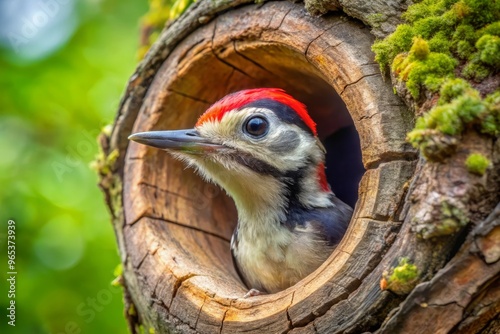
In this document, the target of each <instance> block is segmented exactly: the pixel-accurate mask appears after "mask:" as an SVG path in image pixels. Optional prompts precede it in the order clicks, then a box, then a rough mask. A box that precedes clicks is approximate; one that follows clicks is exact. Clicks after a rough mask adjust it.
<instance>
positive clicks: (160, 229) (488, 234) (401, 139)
mask: <svg viewBox="0 0 500 334" xmlns="http://www.w3.org/2000/svg"><path fill="white" fill-rule="evenodd" d="M326 4H327V5H328V4H329V5H328V6H326V5H325V3H323V4H322V3H321V2H315V3H312V2H311V1H309V2H307V1H306V6H308V8H309V9H313V10H315V11H317V12H325V11H328V10H332V9H340V8H341V9H342V10H343V11H344V12H345V13H348V14H349V15H352V16H354V17H356V18H358V19H361V20H362V21H363V22H365V23H368V24H371V25H372V32H370V30H369V29H367V27H366V26H364V25H363V24H362V23H360V22H359V21H357V20H355V19H352V18H351V17H348V16H345V15H344V14H342V13H341V12H334V13H329V14H328V15H326V16H323V17H313V16H311V15H310V14H308V13H307V12H306V11H305V10H304V7H303V5H302V4H294V3H291V2H282V1H279V2H266V3H264V4H254V3H253V2H250V1H247V0H235V1H217V2H213V0H199V1H198V2H196V3H195V4H194V5H193V6H192V7H191V8H190V9H189V10H188V11H187V12H186V13H185V14H184V15H183V16H181V17H180V18H179V19H178V20H176V21H175V22H174V23H172V24H171V25H170V26H169V27H167V28H166V29H165V30H164V31H163V33H162V34H161V36H160V38H159V40H158V41H157V43H156V44H154V46H153V48H152V49H151V50H150V52H149V53H148V55H147V56H146V58H145V60H144V61H143V62H142V63H141V64H140V65H139V67H138V69H137V70H136V73H135V74H134V75H133V76H132V78H131V79H130V81H129V85H128V87H127V90H126V92H125V95H124V97H123V99H122V102H121V105H120V108H119V111H118V116H117V118H116V121H115V124H114V127H113V131H112V133H111V134H109V136H106V135H102V136H101V146H102V148H103V152H104V159H103V162H102V165H101V170H100V173H101V184H100V185H101V187H102V188H103V190H104V193H105V195H106V199H107V203H108V205H109V207H110V209H111V211H112V214H113V226H114V229H115V232H116V236H117V241H118V246H119V251H120V255H121V259H122V262H123V267H124V270H123V280H122V281H123V285H124V290H125V301H126V316H127V318H128V320H129V324H130V329H131V331H132V332H137V331H138V328H139V327H138V326H139V325H142V326H144V327H145V329H146V330H148V329H149V328H153V329H154V330H155V333H170V332H182V333H236V332H251V333H284V332H291V333H315V332H318V333H363V332H377V333H450V332H453V333H480V332H482V333H498V332H499V331H500V318H499V311H500V284H499V283H500V261H499V258H500V206H499V205H498V204H497V203H498V201H499V182H498V181H499V175H498V170H499V168H498V166H499V164H500V145H499V143H498V141H497V142H495V141H494V140H493V139H492V138H489V137H484V136H481V135H479V134H477V133H476V132H474V131H469V132H468V133H466V135H464V137H463V140H462V142H461V144H460V146H459V148H458V149H457V152H456V153H455V154H453V155H452V156H450V157H449V158H448V159H447V160H446V162H445V163H433V162H427V161H425V160H424V159H422V158H419V155H418V154H417V151H416V150H414V149H413V148H412V147H411V146H410V145H409V144H408V143H407V142H406V141H405V137H406V134H407V132H408V131H410V130H411V129H412V128H413V126H414V124H413V123H414V118H415V117H414V114H413V112H412V111H411V110H409V109H408V108H407V107H406V105H405V103H404V102H403V101H402V100H401V99H400V98H399V97H398V96H397V95H395V94H394V92H393V88H392V86H391V83H390V80H389V79H388V78H384V77H383V75H382V74H381V73H380V70H379V65H378V64H377V63H375V62H374V60H373V59H374V56H373V53H372V52H371V45H372V44H373V41H374V37H373V34H375V35H377V36H383V35H384V34H387V33H388V32H390V31H392V30H394V27H395V25H396V24H397V23H398V22H399V17H400V14H401V11H403V10H404V8H405V7H406V1H399V2H398V1H395V2H393V3H392V5H390V4H379V3H378V2H373V3H370V4H365V3H364V2H358V1H351V2H348V3H344V1H329V2H326ZM325 6H326V7H325ZM383 6H386V7H387V8H391V10H387V11H385V12H384V13H386V14H384V15H386V17H385V18H384V22H383V24H379V25H374V24H372V23H373V22H372V21H373V15H372V14H373V13H376V12H377V11H378V12H380V11H381V10H383V9H384V7H383ZM325 8H326V9H325ZM370 15H372V16H370ZM370 17H371V18H372V19H371V20H370ZM379 23H380V22H379ZM250 87H281V88H284V89H285V90H287V91H288V92H289V93H290V94H291V95H293V96H294V97H296V98H297V99H299V100H301V101H303V102H304V103H306V105H307V106H308V109H309V110H310V113H311V115H312V116H313V118H314V119H315V120H316V121H317V122H318V123H319V130H320V136H321V135H322V128H321V125H322V124H325V122H327V123H328V122H334V123H335V124H339V126H340V125H343V124H344V125H345V124H348V123H349V122H351V119H350V118H352V122H353V123H354V125H355V127H356V129H357V131H358V133H359V137H360V142H361V150H362V156H363V164H364V166H365V168H366V173H365V174H364V176H363V178H362V181H361V183H360V186H359V199H358V202H357V204H356V208H355V212H354V215H353V218H352V221H351V223H350V227H349V229H348V231H347V233H346V235H345V236H344V238H343V240H342V242H341V243H340V245H339V246H338V247H337V248H336V249H335V251H334V252H333V254H332V255H331V256H330V258H329V259H328V260H327V261H326V262H325V263H324V264H323V265H322V266H321V267H320V268H319V269H317V270H316V271H315V272H314V273H312V274H311V275H309V276H308V277H306V278H305V279H303V280H302V281H301V282H299V283H298V284H296V285H294V286H293V287H291V288H289V289H287V290H285V291H282V292H279V293H275V294H270V295H264V296H259V297H253V298H248V299H243V298H241V297H242V296H243V295H244V293H245V292H246V289H247V288H246V287H245V286H244V285H243V283H242V282H241V280H240V279H239V277H238V275H237V274H236V272H235V270H234V267H233V264H232V260H231V255H230V251H229V240H230V236H231V234H232V231H233V229H234V227H235V223H236V211H235V208H234V204H233V203H232V201H231V199H229V198H228V197H227V196H225V194H223V193H222V191H221V190H219V189H218V188H217V187H215V186H213V185H209V184H206V183H204V182H203V181H202V180H201V179H200V178H199V177H198V176H196V175H195V174H194V173H193V172H192V171H190V170H186V169H185V168H184V167H183V166H182V164H181V163H179V162H177V161H175V160H173V159H171V158H170V157H169V156H168V155H167V154H166V153H165V152H162V151H159V150H155V149H150V148H148V147H146V146H139V145H133V144H131V145H129V141H128V140H127V136H128V135H130V134H131V133H132V132H138V131H148V130H158V129H180V128H189V127H192V126H193V124H194V123H195V121H196V119H197V117H198V116H199V115H200V114H201V113H202V112H203V111H204V110H205V109H206V108H207V107H208V106H209V105H210V104H211V103H213V102H215V101H216V100H218V99H219V98H221V97H223V96H224V95H226V94H228V93H230V92H233V91H236V90H239V89H244V88H250ZM349 116H350V117H349ZM325 131H326V130H325ZM472 151H474V152H480V153H482V154H483V155H485V156H487V157H489V158H490V160H491V161H492V163H493V168H492V169H491V170H490V171H489V172H488V173H487V174H485V175H483V176H477V175H474V174H471V173H469V172H468V171H467V169H466V167H465V163H464V161H465V159H466V157H467V155H468V154H469V152H472ZM495 206H496V208H495ZM400 272H401V273H403V274H404V275H402V276H401V277H402V278H401V277H399V278H397V277H396V276H397V275H396V276H394V275H395V273H400Z"/></svg>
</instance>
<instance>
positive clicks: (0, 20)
mask: <svg viewBox="0 0 500 334" xmlns="http://www.w3.org/2000/svg"><path fill="white" fill-rule="evenodd" d="M42 4H43V5H45V7H42V6H43V5H42ZM19 6H21V7H19ZM147 10H148V2H147V1H146V0H80V1H70V0H36V1H28V0H23V1H19V0H0V29H1V32H2V34H1V36H0V38H1V40H0V87H1V91H0V208H1V210H0V224H1V225H0V226H1V230H0V249H1V252H0V254H1V255H0V259H1V266H0V268H2V269H1V274H0V275H1V277H2V284H0V286H1V290H2V291H0V306H1V309H2V312H1V315H2V316H1V322H0V333H58V334H59V333H126V332H127V329H126V323H125V320H124V317H123V303H122V292H121V289H119V288H115V287H112V286H111V284H110V283H111V281H112V280H113V279H114V275H113V270H114V269H115V268H116V266H117V265H118V263H119V257H118V254H117V250H116V246H115V239H114V234H113V230H112V227H111V224H110V216H109V214H108V212H107V209H106V207H105V206H104V200H103V196H102V194H101V192H100V190H99V189H98V187H97V176H96V174H95V172H94V171H93V170H92V169H91V168H89V164H90V162H91V161H92V160H93V159H94V157H95V155H96V153H97V144H96V140H95V137H96V136H97V134H98V133H99V132H100V130H101V128H102V127H103V126H104V125H106V124H109V123H112V121H113V119H114V116H115V113H116V109H117V106H118V103H119V100H120V96H121V94H122V92H123V91H124V88H125V85H126V83H127V80H128V77H129V76H130V75H131V74H132V73H133V71H134V68H135V67H136V65H137V63H138V60H137V52H138V50H139V35H140V31H139V30H140V29H139V22H140V17H141V16H143V15H144V14H145V13H146V12H147ZM41 11H43V12H44V13H45V14H43V13H42V12H41ZM23 29H24V30H23ZM9 219H13V220H14V221H15V222H16V271H17V286H16V297H15V300H16V327H14V328H13V327H11V326H8V325H7V321H8V318H7V317H6V314H7V310H6V308H7V306H8V303H9V299H8V298H7V292H8V291H7V290H8V286H7V284H5V282H6V273H7V271H8V268H7V256H6V255H7V245H6V233H7V222H8V220H9Z"/></svg>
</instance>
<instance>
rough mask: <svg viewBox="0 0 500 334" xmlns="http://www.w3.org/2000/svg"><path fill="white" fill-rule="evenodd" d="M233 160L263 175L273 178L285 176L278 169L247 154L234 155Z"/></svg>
mask: <svg viewBox="0 0 500 334" xmlns="http://www.w3.org/2000/svg"><path fill="white" fill-rule="evenodd" d="M233 159H234V160H235V161H236V162H238V163H239V164H240V165H243V166H246V167H248V168H249V169H251V170H253V171H255V172H257V173H259V174H262V175H270V176H272V177H280V176H282V175H283V173H282V172H281V171H280V170H279V169H278V168H276V167H274V166H272V165H270V164H268V163H267V162H265V161H262V160H260V159H257V158H254V157H253V156H251V155H250V154H247V153H243V152H238V153H236V154H235V155H233Z"/></svg>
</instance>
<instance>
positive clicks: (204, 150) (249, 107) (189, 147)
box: [129, 88, 352, 297]
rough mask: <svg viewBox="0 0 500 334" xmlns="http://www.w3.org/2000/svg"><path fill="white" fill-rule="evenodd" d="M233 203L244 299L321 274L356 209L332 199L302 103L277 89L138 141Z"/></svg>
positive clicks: (231, 98) (240, 95) (228, 101)
mask: <svg viewBox="0 0 500 334" xmlns="http://www.w3.org/2000/svg"><path fill="white" fill-rule="evenodd" d="M129 139H131V140H133V141H136V142H138V143H141V144H145V145H149V146H153V147H156V148H160V149H163V150H166V151H167V152H169V153H171V154H172V155H173V156H174V157H175V158H177V159H180V160H182V161H183V162H185V163H186V164H187V165H188V166H191V167H194V168H195V169H196V171H197V172H198V173H199V174H200V175H201V176H202V177H203V178H205V179H206V180H209V181H212V182H214V183H216V184H218V185H220V186H221V187H222V188H223V189H225V191H226V192H227V193H228V195H229V196H231V197H232V198H233V200H234V203H235V205H236V208H237V211H238V224H237V227H236V228H235V231H234V233H233V235H232V238H231V253H232V255H233V259H234V262H235V267H236V270H237V272H238V273H239V275H240V276H241V279H242V280H243V281H244V283H245V284H246V285H247V287H248V288H249V289H250V291H249V293H247V295H246V297H248V296H253V295H258V294H261V293H274V292H278V291H281V290H283V289H286V288H288V287H290V286H292V285H294V284H295V283H297V282H298V281H299V280H301V279H302V278H304V277H305V276H307V275H308V274H310V273H311V272H312V271H314V270H315V269H316V268H318V267H319V266H320V265H321V264H322V263H323V262H324V261H325V260H326V259H327V258H328V257H329V255H330V254H331V252H332V250H333V249H334V248H335V246H336V245H337V244H338V243H339V241H340V239H341V238H342V236H343V235H344V232H345V230H346V229H347V226H348V224H349V221H350V219H351V215H352V208H351V207H350V206H348V205H347V204H345V203H344V202H342V201H341V200H340V199H338V198H337V197H336V196H335V195H334V193H333V192H332V191H331V188H330V186H329V185H328V183H327V180H326V176H325V165H324V161H325V153H326V152H325V149H324V147H323V145H322V144H321V142H320V140H319V139H318V134H317V131H316V123H315V122H314V121H313V120H312V118H311V117H310V116H309V114H308V112H307V110H306V107H305V105H304V104H302V103H301V102H299V101H297V100H295V99H294V98H293V97H291V96H290V95H288V94H287V93H285V92H284V91H283V90H281V89H277V88H258V89H248V90H243V91H239V92H236V93H233V94H230V95H227V96H226V97H224V98H222V99H221V100H219V101H218V102H216V103H215V104H213V105H212V106H211V107H210V108H209V109H207V110H206V112H205V113H203V114H202V115H201V116H200V118H199V119H198V121H197V123H196V125H195V127H194V128H193V129H188V130H174V131H149V132H140V133H135V134H133V135H131V136H130V137H129Z"/></svg>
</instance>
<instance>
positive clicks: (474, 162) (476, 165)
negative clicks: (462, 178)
mask: <svg viewBox="0 0 500 334" xmlns="http://www.w3.org/2000/svg"><path fill="white" fill-rule="evenodd" d="M490 165H491V161H490V160H489V159H488V158H486V157H485V156H484V155H482V154H480V153H472V154H470V155H469V156H468V157H467V160H465V166H466V167H467V170H468V171H469V172H471V173H473V174H477V175H479V176H481V175H484V173H485V172H486V170H487V169H488V167H489V166H490Z"/></svg>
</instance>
